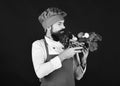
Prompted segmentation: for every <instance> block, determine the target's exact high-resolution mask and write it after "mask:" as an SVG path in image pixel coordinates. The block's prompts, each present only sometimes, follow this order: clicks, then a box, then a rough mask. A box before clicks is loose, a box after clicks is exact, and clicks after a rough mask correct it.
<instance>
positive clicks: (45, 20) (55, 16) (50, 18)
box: [38, 7, 67, 31]
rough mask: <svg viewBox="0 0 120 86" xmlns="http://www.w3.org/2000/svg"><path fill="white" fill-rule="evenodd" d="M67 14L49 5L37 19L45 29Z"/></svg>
mask: <svg viewBox="0 0 120 86" xmlns="http://www.w3.org/2000/svg"><path fill="white" fill-rule="evenodd" d="M66 15H67V13H66V12H64V11H62V10H61V9H58V8H56V7H51V8H48V9H47V10H45V11H44V12H43V13H42V14H41V15H40V16H39V17H38V20H39V21H40V23H41V24H42V26H43V28H44V29H45V31H46V29H47V28H48V27H50V26H51V25H53V24H54V23H56V22H57V21H60V20H64V17H65V16H66Z"/></svg>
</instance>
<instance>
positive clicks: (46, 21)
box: [32, 7, 88, 86]
mask: <svg viewBox="0 0 120 86" xmlns="http://www.w3.org/2000/svg"><path fill="white" fill-rule="evenodd" d="M66 15H67V13H65V12H64V11H62V10H61V9H58V8H55V7H51V8H48V9H47V10H45V11H44V12H43V13H42V14H41V15H40V16H39V17H38V20H39V21H40V23H41V25H42V27H43V29H44V31H45V33H46V34H45V36H44V38H43V39H40V40H36V41H34V42H33V43H32V61H33V66H34V70H35V73H36V75H37V77H38V78H39V80H40V82H41V86H75V79H77V80H80V79H81V78H82V77H83V75H84V73H85V71H86V65H85V66H84V68H83V67H82V66H80V65H77V62H80V60H79V59H77V61H76V60H75V59H74V56H75V54H77V53H81V52H83V54H84V55H83V60H84V61H83V62H86V58H87V56H88V51H81V49H82V47H74V48H67V49H64V45H63V44H62V43H61V41H62V39H63V36H64V35H65V32H66V31H65V26H64V22H65V19H64V18H65V16H66ZM84 64H86V63H84Z"/></svg>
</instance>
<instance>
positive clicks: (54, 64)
mask: <svg viewBox="0 0 120 86" xmlns="http://www.w3.org/2000/svg"><path fill="white" fill-rule="evenodd" d="M45 60H46V53H45V49H44V46H43V45H42V44H41V42H39V41H35V42H33V44H32V61H33V66H34V70H35V73H36V75H37V77H38V78H40V79H41V78H43V77H44V76H47V75H48V74H50V73H51V72H53V71H54V70H56V69H58V68H61V66H62V64H61V61H60V59H59V57H58V56H56V57H54V58H53V59H51V60H50V61H48V62H46V63H44V62H45Z"/></svg>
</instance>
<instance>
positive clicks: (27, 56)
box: [0, 0, 120, 86]
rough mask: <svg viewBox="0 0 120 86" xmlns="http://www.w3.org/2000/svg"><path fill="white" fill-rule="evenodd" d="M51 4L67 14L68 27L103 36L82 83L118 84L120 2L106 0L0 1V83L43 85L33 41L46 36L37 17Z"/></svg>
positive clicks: (114, 85)
mask: <svg viewBox="0 0 120 86" xmlns="http://www.w3.org/2000/svg"><path fill="white" fill-rule="evenodd" d="M48 7H58V8H60V9H62V10H64V11H66V12H67V13H68V16H67V17H66V22H65V25H66V28H67V29H68V30H71V31H73V32H74V33H78V32H80V31H87V32H91V31H94V32H96V33H98V34H100V35H101V36H102V38H103V40H102V42H100V43H99V48H98V50H97V51H95V52H94V53H90V54H89V57H88V66H87V71H86V73H85V75H84V77H83V78H82V79H81V80H80V81H76V83H77V85H81V86H89V85H91V86H105V85H109V86H119V85H120V74H119V73H120V70H119V68H120V67H119V66H120V63H119V60H120V59H119V55H118V54H119V15H120V12H119V11H120V10H119V3H118V2H116V1H115V0H114V1H110V0H109V1H107V0H97V1H96V0H78V1H75V0H73V1H70V0H63V1H62V0H9V1H6V0H4V1H1V2H0V38H1V39H0V40H1V42H0V43H1V44H0V50H1V51H0V52H1V54H0V79H1V80H0V84H1V85H0V86H2V85H3V86H7V85H11V86H40V83H39V81H38V78H37V77H36V75H35V72H34V69H33V65H32V57H31V45H32V42H33V41H35V40H38V39H41V38H42V37H43V29H42V26H41V25H40V23H39V21H38V16H39V15H40V13H41V12H43V11H44V10H45V9H47V8H48Z"/></svg>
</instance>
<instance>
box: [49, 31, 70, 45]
mask: <svg viewBox="0 0 120 86" xmlns="http://www.w3.org/2000/svg"><path fill="white" fill-rule="evenodd" d="M51 36H52V38H53V40H54V41H59V42H61V43H62V44H63V45H65V44H68V42H69V39H71V38H72V34H71V33H70V32H69V31H67V30H65V29H62V30H60V31H58V32H53V31H52V30H51Z"/></svg>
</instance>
